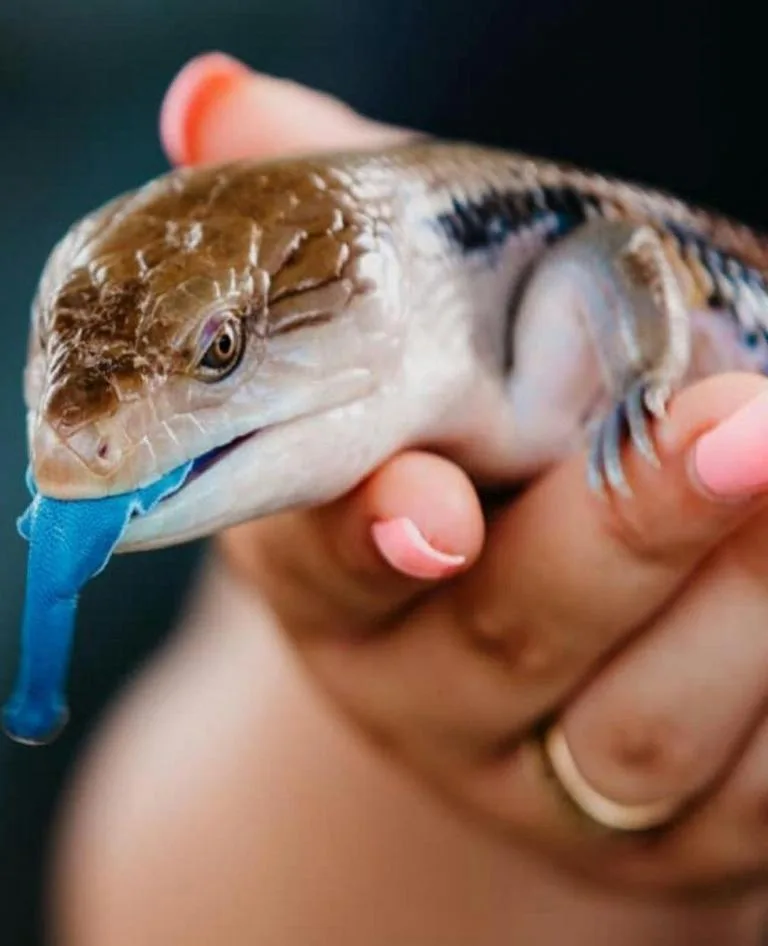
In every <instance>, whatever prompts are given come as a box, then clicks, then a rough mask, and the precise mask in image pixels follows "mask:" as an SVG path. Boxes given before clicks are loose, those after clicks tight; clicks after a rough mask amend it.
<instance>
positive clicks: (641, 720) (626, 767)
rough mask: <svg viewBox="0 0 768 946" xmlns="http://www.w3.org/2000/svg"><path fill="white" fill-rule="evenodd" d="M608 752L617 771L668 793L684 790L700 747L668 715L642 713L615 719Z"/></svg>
mask: <svg viewBox="0 0 768 946" xmlns="http://www.w3.org/2000/svg"><path fill="white" fill-rule="evenodd" d="M604 752H605V762H606V763H607V765H609V766H610V768H611V769H612V770H613V771H614V772H618V773H621V774H622V776H624V777H625V778H627V779H632V780H633V781H635V782H637V783H646V782H647V783H648V784H649V785H652V786H653V787H654V788H658V789H659V791H663V792H665V793H666V792H675V791H680V790H683V791H684V790H685V789H686V788H687V787H688V786H689V784H690V782H691V779H692V776H694V775H695V769H696V750H695V748H694V747H693V746H692V743H691V740H690V739H689V738H686V736H685V735H684V733H682V732H681V730H680V727H679V726H678V725H677V724H676V721H675V720H674V719H673V718H671V717H670V716H669V715H668V714H663V713H649V714H645V713H642V714H638V715H633V716H627V717H625V718H623V719H617V720H615V721H614V722H612V724H611V727H610V729H609V730H608V733H607V736H606V738H605V742H604Z"/></svg>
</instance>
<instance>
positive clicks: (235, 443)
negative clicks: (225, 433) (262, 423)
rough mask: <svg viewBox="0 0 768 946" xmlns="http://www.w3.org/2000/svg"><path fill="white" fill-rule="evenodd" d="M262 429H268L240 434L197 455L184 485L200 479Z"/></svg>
mask: <svg viewBox="0 0 768 946" xmlns="http://www.w3.org/2000/svg"><path fill="white" fill-rule="evenodd" d="M262 430H266V428H265V427H259V428H257V429H256V430H252V431H250V432H249V433H247V434H240V436H239V437H235V438H234V439H233V440H230V441H229V442H228V443H225V444H222V445H221V446H220V447H214V448H213V450H209V451H208V452H207V453H203V454H201V456H199V457H197V459H196V460H193V461H192V468H191V470H190V471H189V475H188V476H187V478H186V480H185V481H184V486H187V485H189V483H192V482H193V481H194V480H196V479H198V477H200V476H202V475H203V473H205V472H207V471H208V470H210V468H211V467H212V466H214V464H216V463H218V462H219V460H223V459H224V457H226V456H228V455H229V454H230V453H232V452H233V451H234V450H236V449H237V448H238V447H239V446H240V445H241V444H243V443H245V442H246V441H247V440H250V439H251V438H252V437H256V436H257V435H258V434H260V433H261V431H262Z"/></svg>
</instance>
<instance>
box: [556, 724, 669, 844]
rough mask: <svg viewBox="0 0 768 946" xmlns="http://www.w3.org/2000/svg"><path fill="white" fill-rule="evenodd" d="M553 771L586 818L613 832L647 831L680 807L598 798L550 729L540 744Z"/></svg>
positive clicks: (560, 735)
mask: <svg viewBox="0 0 768 946" xmlns="http://www.w3.org/2000/svg"><path fill="white" fill-rule="evenodd" d="M542 745H543V748H544V752H545V753H546V756H547V759H548V760H549V764H550V766H551V767H552V771H553V772H554V774H555V777H556V778H557V780H558V782H559V783H560V785H561V786H562V788H563V790H564V791H565V793H566V794H567V795H568V797H569V798H570V799H571V801H572V802H573V803H574V804H575V805H576V806H577V807H578V808H579V809H580V810H581V811H582V812H583V813H584V814H585V815H587V816H588V817H589V818H591V819H592V820H593V821H595V822H597V823H598V824H599V825H602V826H603V827H605V828H611V829H613V830H614V831H648V830H649V829H651V828H658V827H660V826H661V825H663V824H666V823H667V822H668V821H670V820H671V819H672V818H673V817H674V816H675V815H676V814H677V812H678V809H679V808H680V807H681V803H680V802H679V801H678V800H677V799H675V801H669V800H662V801H655V802H650V803H647V804H644V805H623V804H621V803H620V802H616V801H612V800H611V799H610V798H606V797H605V795H601V794H600V792H598V791H597V789H595V788H593V787H592V786H591V785H590V784H589V782H588V781H587V780H586V779H585V778H584V776H583V775H582V774H581V772H580V771H579V767H578V766H577V765H576V760H575V759H574V758H573V754H572V753H571V749H570V747H569V745H568V742H567V741H566V738H565V735H564V733H563V731H562V730H561V729H560V727H559V726H552V727H551V728H550V730H549V731H548V732H547V734H546V736H545V737H544V739H543V741H542Z"/></svg>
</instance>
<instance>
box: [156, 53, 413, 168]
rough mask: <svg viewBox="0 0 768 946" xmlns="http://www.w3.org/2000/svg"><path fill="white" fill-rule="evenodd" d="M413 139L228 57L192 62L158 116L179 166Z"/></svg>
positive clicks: (209, 56)
mask: <svg viewBox="0 0 768 946" xmlns="http://www.w3.org/2000/svg"><path fill="white" fill-rule="evenodd" d="M412 135H413V133H412V132H407V131H405V130H403V129H400V128H394V127H392V126H390V125H385V124H382V123H380V122H376V121H372V120H371V119H368V118H364V117H363V116H361V115H358V114H357V112H355V111H354V110H353V109H351V108H350V107H349V106H348V105H346V104H345V103H343V102H341V101H339V100H338V99H336V98H333V97H332V96H330V95H326V94H324V93H322V92H318V91H316V90H315V89H310V88H307V87H305V86H301V85H299V84H297V83H295V82H290V81H287V80H284V79H277V78H274V77H272V76H267V75H264V74H261V73H257V72H254V71H253V70H251V69H249V68H248V67H247V66H245V65H243V64H242V63H240V62H238V61H237V60H235V59H232V58H231V57H230V56H226V55H224V54H223V53H207V54H204V55H202V56H198V57H196V58H195V59H192V60H190V61H189V62H188V63H187V64H186V65H185V66H184V67H183V68H182V69H181V71H180V72H179V73H178V74H177V76H176V77H175V79H174V80H173V82H172V83H171V85H170V86H169V88H168V91H167V92H166V95H165V98H164V100H163V104H162V108H161V111H160V137H161V139H162V142H163V147H164V148H165V150H166V153H167V154H168V157H169V158H170V160H171V161H172V162H173V163H174V164H208V163H217V162H223V161H235V160H239V159H241V158H259V159H268V158H276V157H288V156H291V155H295V154H302V153H306V152H308V151H327V150H329V149H343V148H368V147H376V146H377V145H384V144H392V143H393V142H396V141H397V140H398V139H403V138H407V137H411V136H412Z"/></svg>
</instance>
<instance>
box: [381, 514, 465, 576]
mask: <svg viewBox="0 0 768 946" xmlns="http://www.w3.org/2000/svg"><path fill="white" fill-rule="evenodd" d="M371 533H372V535H373V540H374V542H375V543H376V547H377V548H378V550H379V552H381V554H382V556H383V557H384V558H385V559H386V560H387V561H388V562H389V564H390V565H391V566H392V567H393V568H394V569H396V570H397V571H399V572H402V573H403V574H404V575H410V577H411V578H446V577H447V576H448V575H450V574H452V573H453V572H455V571H456V570H457V569H459V568H460V567H461V566H462V565H463V564H464V562H465V561H466V556H465V555H449V554H448V553H447V552H440V551H439V550H438V549H436V548H434V547H433V546H432V545H430V544H429V542H427V540H426V539H425V538H424V536H423V535H422V534H421V532H420V531H419V528H418V526H417V525H416V523H415V522H414V521H413V520H412V519H408V518H407V517H405V516H403V517H401V518H399V519H386V520H384V521H382V522H375V523H374V524H373V525H372V526H371Z"/></svg>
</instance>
